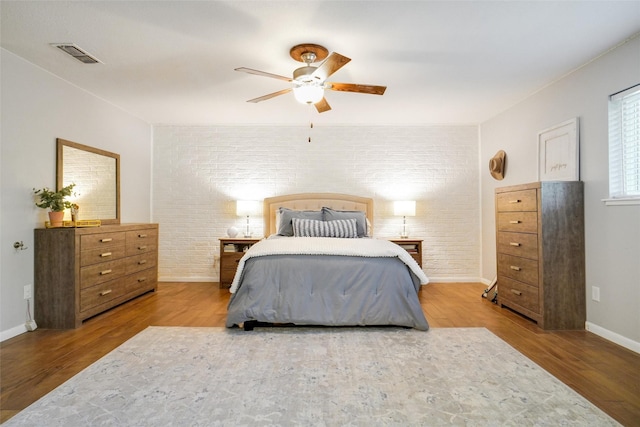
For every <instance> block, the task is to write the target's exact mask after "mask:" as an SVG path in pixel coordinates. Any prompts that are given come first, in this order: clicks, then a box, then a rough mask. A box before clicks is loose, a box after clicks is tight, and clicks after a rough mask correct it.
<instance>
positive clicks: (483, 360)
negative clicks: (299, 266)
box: [5, 327, 618, 426]
mask: <svg viewBox="0 0 640 427" xmlns="http://www.w3.org/2000/svg"><path fill="white" fill-rule="evenodd" d="M5 425H7V426H101V425H108V426H266V425H269V426H271V425H274V426H289V425H299V426H344V425H348V426H378V425H380V426H382V425H393V426H439V425H460V426H498V425H506V426H559V425H575V426H612V425H618V424H617V423H616V422H615V421H614V420H613V419H611V418H610V417H608V416H607V415H606V414H604V413H603V412H602V411H601V410H599V409H598V408H596V407H595V406H593V405H592V404H591V403H589V402H588V401H587V400H586V399H584V398H583V397H581V396H580V395H578V394H577V393H575V392H574V391H573V390H571V389H570V388H569V387H567V386H566V385H565V384H563V383H561V382H560V381H559V380H557V379H556V378H555V377H553V376H552V375H550V374H549V373H548V372H546V371H545V370H543V369H542V368H540V367H539V366H538V365H536V364H535V363H533V362H532V361H531V360H530V359H528V358H526V357H525V356H523V355H522V354H520V353H519V352H518V351H516V350H515V349H514V348H512V347H511V346H509V345H508V344H507V343H505V342H504V341H502V340H501V339H500V338H498V337H497V336H495V335H493V334H492V333H491V332H489V331H488V330H486V329H484V328H444V329H431V330H430V331H428V332H420V331H415V330H409V329H400V328H303V327H301V328H260V329H256V330H255V331H252V332H245V331H242V330H239V329H232V330H229V329H224V328H181V327H150V328H148V329H146V330H144V331H143V332H141V333H140V334H138V335H136V336H135V337H133V338H132V339H130V340H129V341H127V342H126V343H124V344H123V345H121V346H120V347H118V348H116V349H115V350H113V351H112V352H111V353H109V354H108V355H106V356H105V357H103V358H102V359H100V360H98V361H97V362H95V363H94V364H93V365H91V366H89V367H88V368H87V369H85V370H84V371H82V372H80V373H79V374H78V375H76V376H75V377H73V378H71V379H70V380H69V381H67V382H66V383H64V384H63V385H61V386H60V387H58V388H57V389H55V390H53V391H52V392H51V393H49V394H48V395H46V396H44V397H43V398H42V399H40V400H38V401H37V402H35V403H34V404H32V405H31V406H29V407H28V408H27V409H25V410H24V411H22V412H20V413H19V414H17V415H16V416H15V417H13V418H12V419H10V420H9V421H8V422H7V423H6V424H5Z"/></svg>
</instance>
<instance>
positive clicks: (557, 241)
mask: <svg viewBox="0 0 640 427" xmlns="http://www.w3.org/2000/svg"><path fill="white" fill-rule="evenodd" d="M495 197H496V200H495V208H496V247H497V263H498V266H497V267H498V303H499V304H500V306H501V307H508V308H510V309H512V310H514V311H516V312H518V313H520V314H523V315H525V316H526V317H529V318H530V319H532V320H534V321H536V322H537V323H538V325H539V326H540V327H541V328H543V329H584V327H585V320H586V301H585V298H586V296H585V292H586V290H585V286H586V284H585V261H584V257H585V255H584V190H583V183H582V182H581V181H572V182H556V181H553V182H551V181H545V182H534V183H530V184H523V185H516V186H511V187H502V188H497V189H496V190H495Z"/></svg>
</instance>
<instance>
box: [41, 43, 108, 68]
mask: <svg viewBox="0 0 640 427" xmlns="http://www.w3.org/2000/svg"><path fill="white" fill-rule="evenodd" d="M51 46H54V47H57V48H58V49H60V50H61V51H63V52H65V53H67V54H69V55H71V56H73V57H74V58H75V59H77V60H78V61H80V62H82V63H84V64H98V63H102V61H100V60H99V59H98V58H96V57H95V56H93V55H91V54H89V53H87V52H85V51H84V50H82V49H81V48H79V47H78V46H76V45H75V44H73V43H52V44H51Z"/></svg>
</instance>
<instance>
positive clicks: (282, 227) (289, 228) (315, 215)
mask: <svg viewBox="0 0 640 427" xmlns="http://www.w3.org/2000/svg"><path fill="white" fill-rule="evenodd" d="M279 212H280V223H279V224H278V235H279V236H289V237H291V236H293V225H292V223H291V220H292V219H293V218H301V219H315V220H317V221H322V211H296V210H293V209H288V208H280V209H279Z"/></svg>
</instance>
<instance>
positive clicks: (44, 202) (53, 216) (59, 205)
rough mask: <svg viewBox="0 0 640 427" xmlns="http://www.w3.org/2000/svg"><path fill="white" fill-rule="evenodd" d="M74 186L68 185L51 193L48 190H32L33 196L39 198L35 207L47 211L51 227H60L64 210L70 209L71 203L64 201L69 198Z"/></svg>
mask: <svg viewBox="0 0 640 427" xmlns="http://www.w3.org/2000/svg"><path fill="white" fill-rule="evenodd" d="M75 186H76V185H75V184H69V185H67V186H66V187H63V188H61V189H60V190H58V191H51V190H49V188H47V187H45V188H41V189H40V190H36V189H35V188H34V189H33V194H35V195H36V196H38V197H39V200H38V201H36V206H37V207H39V208H42V209H49V221H50V222H51V226H52V227H60V226H61V225H62V219H63V218H64V210H65V209H67V208H70V207H71V204H72V203H71V202H70V201H68V200H65V198H66V197H69V196H71V194H72V191H73V187H75Z"/></svg>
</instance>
